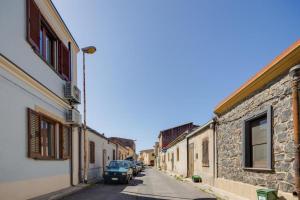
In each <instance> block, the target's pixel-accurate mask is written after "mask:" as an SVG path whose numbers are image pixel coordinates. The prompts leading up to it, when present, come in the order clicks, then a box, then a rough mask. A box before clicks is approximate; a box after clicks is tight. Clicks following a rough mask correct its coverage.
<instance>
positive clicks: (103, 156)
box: [102, 149, 107, 172]
mask: <svg viewBox="0 0 300 200" xmlns="http://www.w3.org/2000/svg"><path fill="white" fill-rule="evenodd" d="M106 160H107V157H106V149H103V153H102V163H103V172H104V169H105V167H106Z"/></svg>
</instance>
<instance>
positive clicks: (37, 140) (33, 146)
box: [28, 108, 41, 158]
mask: <svg viewBox="0 0 300 200" xmlns="http://www.w3.org/2000/svg"><path fill="white" fill-rule="evenodd" d="M40 130H41V127H40V116H39V114H38V113H37V112H35V111H33V110H31V109H29V108H28V157H30V158H38V157H40V155H41V131H40Z"/></svg>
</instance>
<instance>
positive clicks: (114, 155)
mask: <svg viewBox="0 0 300 200" xmlns="http://www.w3.org/2000/svg"><path fill="white" fill-rule="evenodd" d="M113 160H116V150H114V149H113Z"/></svg>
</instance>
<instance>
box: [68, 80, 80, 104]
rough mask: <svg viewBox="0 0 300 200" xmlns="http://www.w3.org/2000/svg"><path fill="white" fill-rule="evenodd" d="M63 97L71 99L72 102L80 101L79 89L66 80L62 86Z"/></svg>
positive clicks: (77, 102)
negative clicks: (63, 86)
mask: <svg viewBox="0 0 300 200" xmlns="http://www.w3.org/2000/svg"><path fill="white" fill-rule="evenodd" d="M64 94H65V99H67V100H69V101H71V102H72V103H74V104H79V103H80V102H81V91H80V90H79V89H78V87H77V86H76V85H74V84H72V82H67V83H66V85H65V88H64Z"/></svg>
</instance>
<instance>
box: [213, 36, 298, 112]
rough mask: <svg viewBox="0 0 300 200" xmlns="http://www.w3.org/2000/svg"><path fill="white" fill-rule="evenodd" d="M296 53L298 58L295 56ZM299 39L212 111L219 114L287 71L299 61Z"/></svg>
mask: <svg viewBox="0 0 300 200" xmlns="http://www.w3.org/2000/svg"><path fill="white" fill-rule="evenodd" d="M297 55H298V58H297ZM299 55H300V40H298V41H296V42H295V43H293V44H292V45H291V46H289V47H288V48H287V49H286V50H284V51H283V52H282V53H281V54H279V55H278V56H277V57H276V58H275V59H273V60H272V61H271V62H270V63H269V64H268V65H266V66H265V67H264V68H262V69H261V70H260V71H259V72H258V73H256V74H255V75H254V76H252V77H251V78H250V79H249V80H248V81H246V82H245V83H244V84H243V85H242V86H241V87H239V88H238V89H237V90H235V91H234V92H233V93H232V94H231V95H229V96H228V97H227V98H225V99H224V100H223V101H221V102H220V103H219V104H218V105H217V106H216V107H215V109H214V113H215V114H217V115H221V114H223V113H225V112H226V111H228V110H229V109H230V108H232V107H233V106H235V105H236V104H237V103H238V102H240V101H242V100H243V99H245V98H246V97H248V96H249V95H251V94H252V93H254V92H255V91H257V90H259V89H261V88H262V87H264V86H265V85H266V84H268V83H269V82H271V81H272V80H274V79H275V78H277V77H278V76H280V75H281V74H282V73H284V72H286V71H288V69H289V68H291V67H293V65H295V64H297V62H300V56H299Z"/></svg>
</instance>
